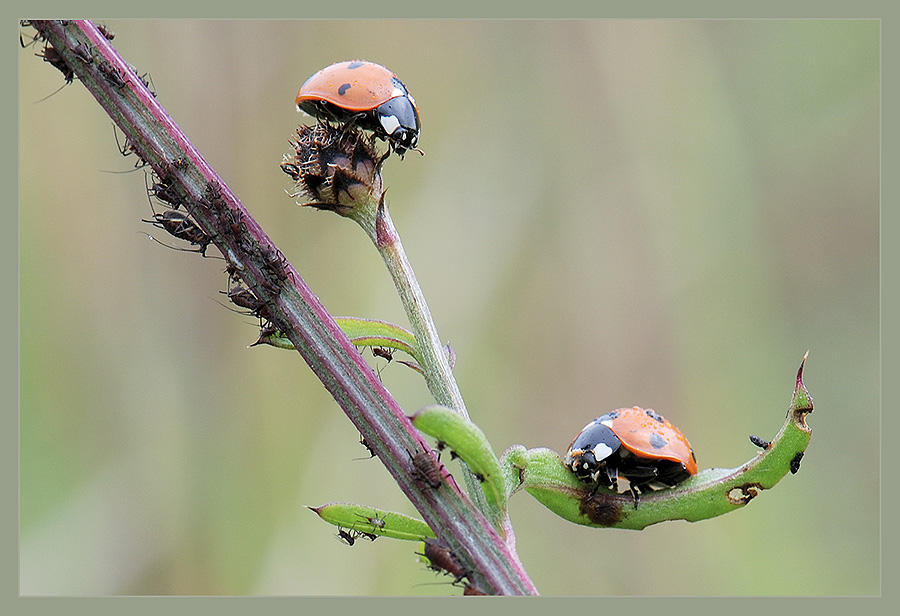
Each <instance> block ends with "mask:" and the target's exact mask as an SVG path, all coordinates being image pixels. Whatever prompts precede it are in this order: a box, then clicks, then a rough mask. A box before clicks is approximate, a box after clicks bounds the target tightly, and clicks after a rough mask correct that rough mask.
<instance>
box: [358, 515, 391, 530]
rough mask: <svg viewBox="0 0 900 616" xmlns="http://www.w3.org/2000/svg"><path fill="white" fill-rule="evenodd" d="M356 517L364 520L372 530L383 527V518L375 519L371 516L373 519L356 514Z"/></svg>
mask: <svg viewBox="0 0 900 616" xmlns="http://www.w3.org/2000/svg"><path fill="white" fill-rule="evenodd" d="M356 515H358V516H359V517H361V518H362V519H363V520H365V521H366V523H367V524H369V525H370V526H372V527H373V528H384V526H385V521H384V519H383V518H379V517H375V516H373V517H369V516H364V515H362V514H360V513H357V514H356Z"/></svg>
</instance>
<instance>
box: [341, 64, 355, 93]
mask: <svg viewBox="0 0 900 616" xmlns="http://www.w3.org/2000/svg"><path fill="white" fill-rule="evenodd" d="M351 68H352V67H351ZM349 89H350V84H349V83H344V84H341V87H339V88H338V94H340V95H341V96H344V95H345V94H347V90H349Z"/></svg>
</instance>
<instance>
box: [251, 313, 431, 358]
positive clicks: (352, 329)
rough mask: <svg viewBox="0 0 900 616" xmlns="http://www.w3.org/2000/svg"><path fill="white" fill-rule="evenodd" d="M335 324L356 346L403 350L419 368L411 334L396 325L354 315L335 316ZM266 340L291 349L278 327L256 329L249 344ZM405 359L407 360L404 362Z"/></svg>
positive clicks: (289, 342) (281, 347)
mask: <svg viewBox="0 0 900 616" xmlns="http://www.w3.org/2000/svg"><path fill="white" fill-rule="evenodd" d="M334 320H335V321H337V324H338V326H339V327H340V328H341V329H342V330H343V331H344V333H345V334H347V337H348V338H350V341H351V342H352V343H353V344H355V345H356V346H358V347H367V346H368V347H382V348H389V349H395V350H398V351H403V352H404V353H407V354H408V355H409V356H410V357H412V358H413V359H415V360H416V364H415V365H412V366H411V367H413V368H416V369H419V368H418V366H419V365H420V364H421V363H422V358H421V354H420V353H419V347H418V344H417V343H416V338H415V336H413V335H412V333H411V332H409V331H408V330H406V329H403V328H402V327H400V326H399V325H394V324H393V323H388V322H386V321H378V320H375V319H360V318H357V317H335V319H334ZM259 344H267V345H269V346H273V347H276V348H279V349H288V350H293V348H294V345H293V343H291V341H290V340H288V338H287V337H286V336H285V335H284V334H282V333H281V332H280V331H278V330H276V329H273V328H269V329H265V330H263V331H262V332H260V336H259V339H258V340H257V341H256V342H254V343H253V344H251V345H250V346H256V345H259ZM404 363H407V364H408V362H404Z"/></svg>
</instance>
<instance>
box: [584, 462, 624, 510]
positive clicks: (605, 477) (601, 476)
mask: <svg viewBox="0 0 900 616" xmlns="http://www.w3.org/2000/svg"><path fill="white" fill-rule="evenodd" d="M618 478H619V471H618V470H617V469H616V468H615V467H611V466H608V465H607V466H605V467H603V468H601V469H600V471H599V472H598V473H597V481H596V482H595V483H594V488H593V489H592V490H591V493H590V494H589V495H588V497H587V500H586V501H585V502H588V503H589V502H591V501H592V500H593V499H594V497H595V496H596V495H597V491H598V490H599V489H600V486H606V487H608V488H610V487H611V488H612V489H613V491H614V492H618V491H619V482H618Z"/></svg>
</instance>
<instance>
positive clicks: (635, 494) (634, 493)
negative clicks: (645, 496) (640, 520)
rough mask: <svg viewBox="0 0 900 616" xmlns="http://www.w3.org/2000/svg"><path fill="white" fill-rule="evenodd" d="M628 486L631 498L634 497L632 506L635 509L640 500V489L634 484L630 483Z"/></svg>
mask: <svg viewBox="0 0 900 616" xmlns="http://www.w3.org/2000/svg"><path fill="white" fill-rule="evenodd" d="M630 487H631V498H633V499H634V508H635V509H637V507H638V503H639V502H640V500H641V491H640V490H639V489H638V487H637V486H636V485H634V484H631V485H630Z"/></svg>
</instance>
